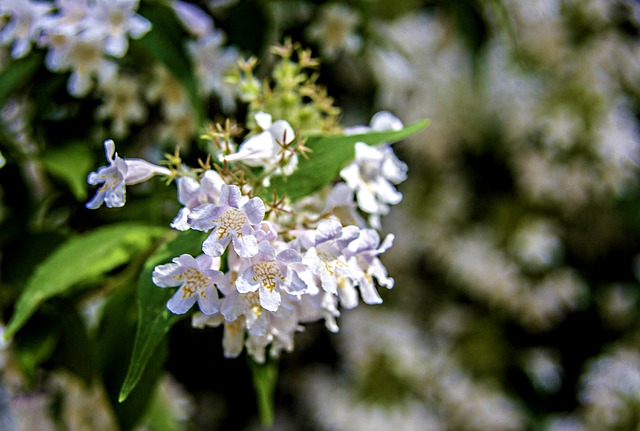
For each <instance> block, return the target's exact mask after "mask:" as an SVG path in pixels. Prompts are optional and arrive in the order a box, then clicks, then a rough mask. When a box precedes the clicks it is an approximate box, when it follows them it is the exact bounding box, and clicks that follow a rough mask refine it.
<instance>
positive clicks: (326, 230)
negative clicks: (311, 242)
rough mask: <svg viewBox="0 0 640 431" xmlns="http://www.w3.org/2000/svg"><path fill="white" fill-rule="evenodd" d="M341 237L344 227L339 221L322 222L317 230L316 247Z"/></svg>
mask: <svg viewBox="0 0 640 431" xmlns="http://www.w3.org/2000/svg"><path fill="white" fill-rule="evenodd" d="M340 235H342V225H341V224H340V223H339V222H338V221H336V220H325V221H322V222H321V223H320V224H319V225H318V228H317V229H316V245H318V244H322V243H323V242H327V241H330V240H332V239H336V238H339V237H340Z"/></svg>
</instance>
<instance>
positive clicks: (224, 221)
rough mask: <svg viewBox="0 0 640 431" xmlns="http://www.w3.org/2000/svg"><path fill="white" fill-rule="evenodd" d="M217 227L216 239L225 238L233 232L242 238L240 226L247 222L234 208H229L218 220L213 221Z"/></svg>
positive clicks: (245, 217)
mask: <svg viewBox="0 0 640 431" xmlns="http://www.w3.org/2000/svg"><path fill="white" fill-rule="evenodd" d="M214 221H215V222H217V223H218V224H219V225H218V230H217V232H218V239H219V240H220V239H222V238H226V237H228V236H229V235H231V232H232V231H233V232H235V233H236V235H237V236H242V226H244V224H245V222H246V221H247V216H246V215H244V213H243V212H242V211H240V210H239V209H236V208H229V209H228V210H226V211H225V212H224V214H222V216H221V217H220V219H219V220H214Z"/></svg>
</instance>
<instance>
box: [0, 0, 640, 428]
mask: <svg viewBox="0 0 640 431" xmlns="http://www.w3.org/2000/svg"><path fill="white" fill-rule="evenodd" d="M92 4H94V2H91V1H81V0H66V1H65V0H59V1H55V2H49V1H44V0H43V1H35V0H30V1H26V0H25V1H22V0H2V1H1V2H0V43H2V47H1V48H0V104H1V105H2V106H1V113H0V117H1V123H2V128H1V129H0V151H1V154H2V157H1V161H2V165H3V167H2V168H1V169H0V180H1V183H0V184H1V190H0V196H1V200H0V220H1V221H2V228H1V229H0V243H1V244H2V250H1V255H0V257H1V259H2V260H1V262H0V265H1V266H0V269H1V272H0V283H1V285H0V319H1V320H2V321H4V323H6V322H7V320H8V319H9V318H10V316H11V313H12V310H13V305H14V303H15V300H16V298H17V296H18V295H19V293H20V289H21V287H22V286H23V285H24V282H25V280H26V279H27V278H28V277H29V275H30V274H31V273H32V272H33V268H34V267H35V266H36V265H37V264H38V262H39V260H41V259H42V258H43V257H44V256H46V255H47V254H48V253H50V252H51V250H53V249H54V248H55V247H56V246H57V245H58V244H60V243H61V242H62V241H63V240H64V239H65V238H67V237H68V236H69V235H71V234H73V233H78V232H85V231H88V230H90V229H92V228H94V227H96V226H100V225H103V224H106V223H111V222H115V221H121V220H139V221H144V222H146V223H150V224H154V225H156V224H157V225H159V226H167V225H168V223H169V221H170V220H171V218H172V217H173V215H175V213H176V211H177V208H178V204H177V202H175V197H174V196H175V192H174V191H173V190H171V189H170V188H169V189H165V188H164V186H162V185H159V184H151V185H144V186H140V188H137V189H132V190H131V191H130V197H129V200H128V202H127V206H126V207H125V208H122V209H118V210H109V211H107V210H105V209H102V210H99V211H96V212H90V211H88V210H86V209H85V208H84V202H86V199H87V196H88V194H89V193H92V191H90V190H89V188H88V186H87V185H86V184H85V179H86V175H87V173H88V172H90V171H91V170H95V168H96V167H97V166H99V165H100V164H102V162H101V160H102V154H103V150H102V141H103V140H104V139H106V138H113V139H115V140H116V142H117V143H118V150H119V153H120V154H121V155H123V156H126V157H131V156H144V157H145V158H147V159H150V160H158V159H159V158H161V157H162V154H163V153H164V152H167V151H168V152H173V149H174V148H175V146H176V145H178V146H180V148H181V150H182V152H183V154H185V155H186V156H187V157H189V156H191V157H194V160H195V157H197V156H198V151H201V150H203V149H204V147H203V146H202V143H201V142H200V141H199V139H198V137H199V135H200V130H199V120H198V118H199V116H203V117H205V118H208V119H211V120H218V121H219V120H222V119H223V118H225V117H232V118H237V119H238V121H239V122H242V121H244V117H243V115H244V114H245V113H246V107H244V106H243V104H242V101H241V100H240V99H241V98H239V97H238V94H235V93H234V92H233V91H232V90H231V87H230V85H229V83H228V82H227V81H226V80H225V76H226V74H228V73H229V72H230V71H231V70H232V69H233V68H234V65H235V64H236V62H237V61H238V60H240V59H243V58H248V57H249V56H251V55H253V56H255V57H256V58H258V59H259V60H260V62H259V64H258V67H257V69H256V71H257V74H258V75H259V76H267V75H268V73H269V67H270V65H271V64H272V62H273V59H272V57H270V55H269V53H268V49H269V47H270V46H272V45H274V44H278V43H281V42H282V41H283V40H284V39H285V38H286V37H290V38H291V39H292V40H293V41H296V42H300V43H301V44H302V46H304V47H309V48H311V49H312V51H313V54H314V55H315V56H317V57H319V58H320V60H321V66H320V67H319V68H318V71H319V78H318V82H319V83H321V84H322V85H325V86H326V87H327V89H328V93H329V94H330V95H331V96H332V97H334V98H335V100H336V105H338V106H339V107H340V108H341V109H342V114H341V123H342V124H343V125H345V126H351V125H357V124H367V123H368V121H369V118H370V117H371V115H372V114H373V113H375V112H377V111H379V110H388V111H391V112H393V113H394V114H395V115H397V116H398V117H399V118H400V119H401V120H402V121H403V122H404V123H405V124H410V123H412V122H414V121H417V120H421V119H424V118H428V119H429V120H430V126H429V127H428V128H427V129H426V130H424V131H422V132H420V133H419V134H418V135H416V136H414V137H412V138H410V139H408V140H406V141H404V142H401V143H398V144H396V145H395V146H394V149H395V151H396V153H397V154H398V156H399V157H400V158H401V159H402V160H404V161H405V162H406V163H407V164H408V165H409V179H408V180H407V181H406V182H405V183H403V184H401V185H400V186H399V190H400V191H401V192H402V193H403V195H404V200H403V202H402V203H401V204H400V205H398V206H396V207H394V208H393V210H392V213H391V214H390V215H389V216H387V217H386V218H385V219H383V232H385V233H393V234H394V235H395V236H396V239H395V243H394V247H393V248H392V249H391V250H390V251H389V252H388V253H386V254H385V256H384V259H383V261H384V262H385V264H386V265H387V268H388V270H389V273H390V274H391V275H392V276H393V277H394V278H395V280H396V285H395V287H394V289H393V290H389V291H385V292H381V293H382V295H383V299H384V303H383V304H382V305H377V306H367V305H364V304H363V305H361V306H359V307H358V308H357V309H355V310H349V311H344V312H343V314H342V316H341V317H340V319H339V321H338V323H339V326H340V332H339V333H338V334H330V333H328V331H326V329H325V328H324V325H323V324H321V323H318V324H311V325H308V326H307V327H306V330H305V331H304V332H302V333H300V334H298V337H297V338H296V348H295V350H294V351H293V352H292V353H288V354H286V355H284V356H283V357H282V358H281V360H280V364H279V372H280V375H279V381H278V386H277V390H276V422H275V425H274V429H277V430H309V431H311V430H314V431H315V430H318V431H320V430H327V431H330V430H331V431H333V430H336V431H337V430H349V431H355V430H367V431H374V430H383V429H384V430H388V429H392V430H425V431H431V430H434V431H437V430H443V431H481V430H483V431H484V430H494V431H503V430H504V431H511V430H513V431H515V430H545V431H579V430H637V429H640V333H639V332H638V330H639V329H640V327H639V323H640V320H639V318H640V315H639V313H638V310H639V306H640V304H639V300H640V291H639V288H640V286H639V277H640V261H639V260H638V254H639V253H640V188H639V186H640V184H639V181H638V174H639V171H638V161H639V151H638V150H639V146H640V136H639V134H638V132H639V130H638V125H639V123H638V119H639V117H638V114H639V113H640V105H639V102H640V4H639V3H637V2H636V1H633V0H530V1H519V0H486V1H481V0H442V1H420V0H394V1H387V0H351V1H345V2H319V1H303V0H277V1H266V0H265V1H257V0H254V1H216V0H210V1H197V2H196V1H194V2H182V1H169V0H167V1H152V0H140V2H138V1H134V0H118V1H114V2H112V3H111V4H112V6H108V4H109V3H108V2H102V1H96V2H95V4H97V5H99V6H100V7H103V8H105V9H104V11H103V12H102V14H103V15H102V16H104V17H106V16H110V17H112V15H109V13H111V12H112V11H113V10H115V9H113V10H112V9H109V7H112V8H116V6H113V5H118V6H117V8H118V11H119V12H118V13H119V14H120V15H118V16H117V18H118V19H117V20H116V21H117V23H116V24H118V25H115V24H114V26H112V27H110V28H107V29H104V31H103V33H100V29H98V30H96V29H95V28H97V27H99V26H100V25H102V24H99V23H96V22H93V23H90V24H87V23H86V22H85V23H84V24H83V19H86V16H87V13H86V10H87V7H88V5H92ZM114 19H115V18H114ZM118 20H119V21H118ZM106 21H107V22H111V21H109V20H106ZM114 22H115V21H114ZM112 23H113V22H112ZM122 23H126V25H124V24H122ZM82 25H85V27H82ZM79 28H81V30H78V29H79ZM92 28H93V29H94V30H91V31H90V29H92ZM114 28H115V30H114ZM96 34H98V35H96ZM105 35H106V36H105ZM123 40H124V41H126V43H125V44H124V45H123ZM105 41H106V42H105ZM117 275H118V274H117V273H114V274H113V276H114V277H116V276H117ZM105 286H106V287H105ZM108 289H109V286H108V283H107V282H104V283H102V284H101V285H100V287H99V288H97V289H92V290H90V291H89V293H86V292H85V293H83V294H82V295H80V296H71V295H70V296H69V297H63V298H59V299H57V300H56V301H53V302H52V303H50V304H48V305H47V307H45V308H44V309H43V310H41V311H39V313H38V314H36V316H35V317H34V319H33V321H32V322H31V323H30V324H29V325H27V326H26V327H25V328H24V330H23V331H21V332H20V333H19V334H18V336H17V337H16V338H15V339H14V340H12V342H8V343H4V344H3V345H1V347H0V349H2V350H0V367H1V368H0V369H1V370H2V378H1V379H0V383H1V385H0V429H2V430H5V429H6V430H11V431H13V430H30V431H31V430H34V431H35V430H58V429H65V430H114V429H119V428H121V429H137V430H159V431H161V430H183V429H184V430H211V429H225V430H231V429H260V425H259V421H258V419H257V410H256V407H255V401H254V393H253V388H252V382H251V375H250V373H249V371H248V367H247V363H246V360H245V358H244V357H241V358H239V359H234V360H229V359H224V358H223V355H222V348H221V346H220V340H221V336H222V333H221V331H220V330H219V329H211V328H209V329H206V330H196V329H193V328H191V327H190V325H189V322H187V321H184V322H182V324H179V325H177V326H176V327H174V329H173V330H172V332H171V333H170V334H169V338H168V340H169V341H168V346H167V349H166V351H164V353H163V354H164V355H166V361H164V371H163V377H162V379H161V380H160V383H159V386H158V388H157V390H155V392H154V394H155V395H154V396H153V397H152V401H151V402H149V403H142V404H141V405H139V406H137V407H136V406H133V407H130V408H131V409H133V410H135V411H136V413H135V414H131V413H127V411H125V410H126V409H124V410H123V408H119V407H117V406H116V405H115V404H114V403H113V395H112V393H113V392H114V390H117V387H118V385H119V382H118V378H121V377H122V372H123V367H124V370H126V365H127V361H128V357H127V356H126V355H124V354H121V352H120V351H119V350H118V349H117V346H116V345H117V344H119V343H122V344H124V345H126V346H129V348H130V343H131V341H132V338H131V337H132V335H131V334H133V333H134V332H133V331H134V329H135V310H134V311H131V306H130V304H132V303H134V302H135V291H134V290H133V289H130V290H126V289H124V290H123V293H122V294H121V295H119V296H118V298H117V301H111V302H110V303H109V308H107V309H108V311H109V312H111V313H114V315H115V316H117V317H118V318H119V319H120V320H122V321H123V322H124V323H122V324H123V328H124V329H122V330H123V331H124V332H123V335H122V338H121V339H120V340H117V341H113V340H112V341H111V342H110V343H111V344H109V343H102V344H101V346H102V350H99V351H98V354H99V355H100V357H101V358H104V357H107V358H109V357H110V355H111V357H112V358H111V359H112V360H111V359H110V360H107V359H104V360H102V362H101V361H98V362H100V363H101V364H105V363H106V364H108V366H102V368H100V373H98V374H99V375H100V376H101V379H98V383H95V381H94V380H95V379H93V378H92V377H90V378H87V376H88V375H89V376H92V375H93V374H92V373H93V372H92V371H91V370H87V369H84V368H83V367H84V365H83V364H85V365H86V364H87V363H89V362H90V361H89V359H87V356H86V352H84V351H82V350H77V349H78V348H77V346H76V345H75V344H73V340H77V339H79V338H82V339H84V338H88V339H91V337H97V338H98V339H99V338H100V336H101V334H102V335H104V334H108V333H109V332H108V328H105V327H106V326H108V324H107V323H108V322H107V323H105V322H104V321H102V323H101V321H100V318H99V317H96V315H98V316H99V315H100V313H95V309H96V308H100V307H97V306H96V304H101V302H100V298H103V297H104V295H105V292H108ZM101 295H102V296H101ZM118 301H119V302H118ZM114 302H115V304H114ZM132 313H133V314H132ZM62 315H64V316H67V317H65V319H61V318H60V316H62ZM69 316H71V317H69ZM74 316H75V317H74ZM95 319H98V321H97V322H96V321H95ZM76 321H77V322H76ZM78 322H80V323H78ZM127 325H128V326H127ZM125 327H126V328H125ZM51 328H55V330H53V329H51ZM79 328H80V329H79ZM82 328H84V329H82ZM127 330H128V331H129V332H127ZM74 331H76V332H74ZM77 331H81V332H82V331H84V332H82V333H83V334H85V335H78V333H77ZM86 334H88V335H86ZM83 337H84V338H83ZM69 340H71V341H69ZM69 343H71V344H69ZM69 346H72V347H73V349H72V350H73V351H72V352H71V353H70V351H69V350H70V347H69ZM74 349H75V350H74ZM71 357H73V358H72V359H70V358H71ZM118 362H121V363H122V364H120V365H119V366H116V365H113V364H115V363H118ZM109 364H111V365H109ZM87 367H89V366H87ZM87 367H85V368H87ZM89 368H90V367H89ZM118 376H120V377H118ZM88 382H93V383H88ZM114 388H116V389H114Z"/></svg>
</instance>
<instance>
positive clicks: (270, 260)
mask: <svg viewBox="0 0 640 431" xmlns="http://www.w3.org/2000/svg"><path fill="white" fill-rule="evenodd" d="M258 248H259V251H258V253H257V254H256V255H255V256H254V257H252V258H251V264H250V265H249V266H248V267H247V268H245V269H244V270H243V271H242V273H241V274H240V276H239V277H238V279H237V280H236V289H238V292H240V293H248V292H255V291H258V293H259V298H260V305H261V306H262V307H263V308H264V309H266V310H269V311H276V310H277V309H278V307H280V303H281V300H282V295H281V293H280V291H281V290H284V291H285V292H287V293H289V294H291V295H301V294H303V293H305V291H306V290H307V288H308V284H307V282H305V281H303V279H302V278H301V275H302V277H304V274H303V273H304V270H305V267H304V264H302V257H301V256H300V254H298V252H297V251H295V250H293V249H291V248H288V249H285V250H282V251H281V252H279V253H277V254H276V251H275V249H274V248H273V246H272V245H271V244H270V243H269V242H268V241H262V242H260V244H259V245H258ZM305 278H306V277H305Z"/></svg>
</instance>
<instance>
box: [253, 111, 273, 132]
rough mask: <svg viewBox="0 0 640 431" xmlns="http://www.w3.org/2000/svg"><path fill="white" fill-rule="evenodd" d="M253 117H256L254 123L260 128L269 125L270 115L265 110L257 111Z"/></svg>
mask: <svg viewBox="0 0 640 431" xmlns="http://www.w3.org/2000/svg"><path fill="white" fill-rule="evenodd" d="M255 119H256V124H258V126H259V127H260V128H261V129H262V130H267V129H268V128H269V127H271V115H270V114H267V113H266V112H262V111H260V112H258V113H256V115H255Z"/></svg>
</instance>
